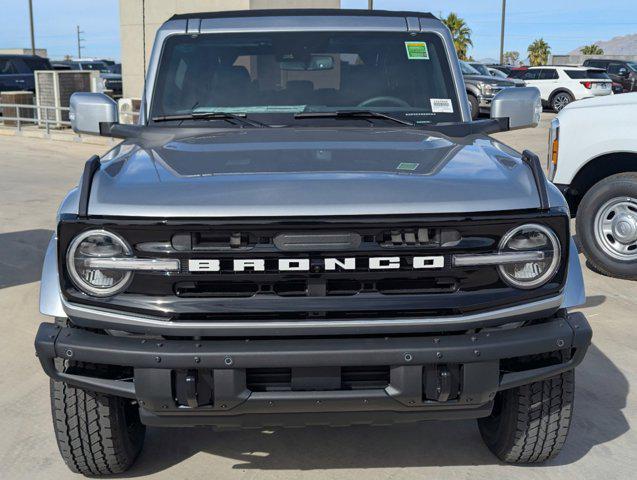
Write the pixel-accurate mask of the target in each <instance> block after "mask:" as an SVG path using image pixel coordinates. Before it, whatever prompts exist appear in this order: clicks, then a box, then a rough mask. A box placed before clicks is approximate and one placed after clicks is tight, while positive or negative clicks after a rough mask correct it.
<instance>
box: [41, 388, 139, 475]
mask: <svg viewBox="0 0 637 480" xmlns="http://www.w3.org/2000/svg"><path fill="white" fill-rule="evenodd" d="M51 410H52V414H53V428H54V429H55V437H56V440H57V444H58V448H59V449H60V454H61V455H62V458H63V459H64V462H65V463H66V464H67V466H68V467H69V468H70V469H71V470H72V471H73V472H75V473H81V474H84V475H87V476H98V475H109V474H117V473H122V472H124V471H126V470H128V468H130V466H131V465H132V464H133V462H134V461H135V459H136V458H137V456H138V455H139V452H140V451H141V449H142V445H143V443H144V435H145V426H144V425H143V424H142V423H141V421H140V419H139V413H138V410H137V407H136V406H135V405H131V402H130V400H127V399H124V398H120V397H114V396H112V395H104V394H101V393H95V392H90V391H87V390H82V389H79V388H74V387H71V386H69V385H67V384H65V383H62V382H56V381H53V380H51Z"/></svg>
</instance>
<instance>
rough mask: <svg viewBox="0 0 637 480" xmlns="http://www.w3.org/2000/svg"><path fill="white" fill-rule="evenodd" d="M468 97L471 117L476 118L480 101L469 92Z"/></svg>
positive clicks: (478, 113)
mask: <svg viewBox="0 0 637 480" xmlns="http://www.w3.org/2000/svg"><path fill="white" fill-rule="evenodd" d="M467 96H468V97H469V108H470V110H471V119H472V120H477V118H478V115H480V102H478V99H477V98H476V97H475V96H473V95H471V94H470V93H469V94H468V95H467Z"/></svg>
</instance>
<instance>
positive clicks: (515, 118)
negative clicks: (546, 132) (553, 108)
mask: <svg viewBox="0 0 637 480" xmlns="http://www.w3.org/2000/svg"><path fill="white" fill-rule="evenodd" d="M541 115H542V98H541V97H540V91H539V90H538V89H537V88H536V87H511V88H505V89H503V90H501V91H500V92H499V93H498V94H497V95H496V96H495V97H494V98H493V101H492V102H491V118H508V119H509V130H517V129H519V128H529V127H532V128H534V127H537V126H538V125H539V123H540V116H541Z"/></svg>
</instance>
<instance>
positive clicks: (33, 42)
mask: <svg viewBox="0 0 637 480" xmlns="http://www.w3.org/2000/svg"><path fill="white" fill-rule="evenodd" d="M29 22H30V23H31V55H35V31H34V29H33V0H29Z"/></svg>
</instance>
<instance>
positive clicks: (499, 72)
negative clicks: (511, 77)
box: [489, 68, 507, 78]
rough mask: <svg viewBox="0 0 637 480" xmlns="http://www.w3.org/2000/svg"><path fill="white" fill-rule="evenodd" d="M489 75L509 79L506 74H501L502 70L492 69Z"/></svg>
mask: <svg viewBox="0 0 637 480" xmlns="http://www.w3.org/2000/svg"><path fill="white" fill-rule="evenodd" d="M489 73H490V74H491V75H492V76H494V77H497V78H507V74H506V73H504V72H501V71H500V70H498V69H497V68H490V69H489Z"/></svg>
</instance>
